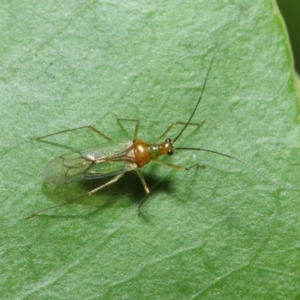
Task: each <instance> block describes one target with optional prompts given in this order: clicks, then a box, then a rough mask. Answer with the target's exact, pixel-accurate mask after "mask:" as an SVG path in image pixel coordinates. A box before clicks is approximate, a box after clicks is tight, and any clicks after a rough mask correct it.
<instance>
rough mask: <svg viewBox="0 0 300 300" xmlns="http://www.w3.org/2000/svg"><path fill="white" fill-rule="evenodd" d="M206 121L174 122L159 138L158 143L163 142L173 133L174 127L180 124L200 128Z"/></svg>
mask: <svg viewBox="0 0 300 300" xmlns="http://www.w3.org/2000/svg"><path fill="white" fill-rule="evenodd" d="M204 122H205V120H203V121H201V122H200V123H185V122H179V121H177V122H174V123H173V124H171V125H170V126H169V127H168V128H167V129H166V130H165V131H164V133H163V134H162V135H161V136H160V137H159V138H158V141H159V140H161V139H162V138H163V137H164V136H166V134H167V133H168V132H169V131H171V130H172V129H173V127H174V126H176V125H178V124H181V125H188V126H190V125H192V126H197V127H200V126H202V125H203V124H204Z"/></svg>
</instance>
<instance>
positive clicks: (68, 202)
mask: <svg viewBox="0 0 300 300" xmlns="http://www.w3.org/2000/svg"><path fill="white" fill-rule="evenodd" d="M124 174H125V173H121V174H118V175H117V176H115V177H113V179H111V180H110V181H108V182H106V183H104V184H102V185H100V186H98V187H97V188H95V189H93V190H91V191H89V192H87V193H85V194H83V195H81V196H79V197H76V198H75V199H73V200H70V201H66V202H63V203H60V204H57V205H54V206H51V207H48V208H45V209H42V210H39V211H37V212H35V213H33V214H31V215H29V216H27V217H25V220H28V219H31V218H33V217H36V216H38V215H40V214H41V213H43V212H45V211H48V210H52V209H54V208H57V207H60V206H64V205H67V204H71V203H74V202H76V201H77V200H78V199H80V198H83V197H87V196H91V195H93V194H95V193H96V192H98V191H100V190H102V189H104V188H105V187H107V186H109V185H111V184H112V183H114V182H116V181H117V180H119V179H120V178H121V177H122V176H123V175H124Z"/></svg>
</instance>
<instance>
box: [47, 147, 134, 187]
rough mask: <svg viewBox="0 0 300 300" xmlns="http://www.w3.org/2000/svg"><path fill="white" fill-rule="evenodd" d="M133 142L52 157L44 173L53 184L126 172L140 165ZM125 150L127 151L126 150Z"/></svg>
mask: <svg viewBox="0 0 300 300" xmlns="http://www.w3.org/2000/svg"><path fill="white" fill-rule="evenodd" d="M128 146H129V144H128V142H127V143H112V144H109V145H106V146H105V147H103V146H102V147H98V148H97V147H96V148H92V149H88V150H84V151H81V152H79V153H72V154H67V155H63V156H60V157H59V158H55V159H52V160H50V161H49V162H48V163H47V164H46V165H45V167H44V169H43V172H42V175H43V177H44V179H45V180H46V181H48V182H50V183H52V184H55V185H61V184H64V183H70V182H76V181H79V180H90V179H97V178H102V177H107V176H113V175H117V174H121V173H125V172H128V171H131V170H134V169H136V168H137V165H136V163H134V162H133V160H132V153H131V150H129V151H127V150H128V149H130V148H128ZM124 149H125V150H124Z"/></svg>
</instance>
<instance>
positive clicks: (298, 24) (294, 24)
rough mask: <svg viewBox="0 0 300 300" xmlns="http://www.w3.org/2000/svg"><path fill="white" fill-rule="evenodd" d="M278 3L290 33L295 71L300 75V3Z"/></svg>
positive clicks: (281, 0) (282, 0)
mask: <svg viewBox="0 0 300 300" xmlns="http://www.w3.org/2000/svg"><path fill="white" fill-rule="evenodd" d="M277 3H278V7H279V9H280V11H281V14H282V16H283V18H284V20H285V24H286V27H287V30H288V33H289V37H290V41H291V45H292V49H293V54H294V60H295V69H296V71H297V72H298V74H300V38H299V28H300V18H299V13H300V1H295V0H277Z"/></svg>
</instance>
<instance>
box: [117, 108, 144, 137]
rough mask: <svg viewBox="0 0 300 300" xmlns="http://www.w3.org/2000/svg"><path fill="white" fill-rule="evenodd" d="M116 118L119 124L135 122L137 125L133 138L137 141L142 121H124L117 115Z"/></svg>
mask: <svg viewBox="0 0 300 300" xmlns="http://www.w3.org/2000/svg"><path fill="white" fill-rule="evenodd" d="M115 117H116V119H117V122H118V123H119V124H120V122H124V121H125V122H134V123H135V130H134V136H133V140H135V139H136V138H137V135H138V131H139V126H140V121H139V120H135V119H122V118H119V117H118V116H117V115H116V114H115Z"/></svg>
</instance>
